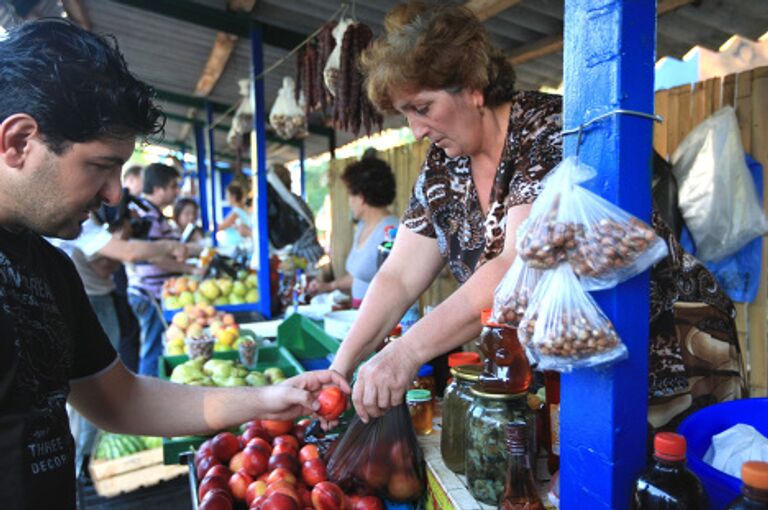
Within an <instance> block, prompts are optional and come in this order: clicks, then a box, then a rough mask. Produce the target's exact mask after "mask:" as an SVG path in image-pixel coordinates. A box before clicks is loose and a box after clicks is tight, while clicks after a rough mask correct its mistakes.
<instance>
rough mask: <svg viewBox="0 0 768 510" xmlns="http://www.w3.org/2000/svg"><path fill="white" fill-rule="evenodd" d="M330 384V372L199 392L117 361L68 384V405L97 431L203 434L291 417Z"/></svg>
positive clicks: (312, 406)
mask: <svg viewBox="0 0 768 510" xmlns="http://www.w3.org/2000/svg"><path fill="white" fill-rule="evenodd" d="M328 385H336V386H339V387H341V388H342V390H343V391H344V392H345V393H349V391H350V389H349V385H348V384H347V382H346V381H345V380H344V379H343V378H342V377H341V376H339V375H338V374H336V373H335V372H332V371H330V370H320V371H315V372H307V373H305V374H301V375H299V376H296V377H292V378H290V379H288V380H286V381H284V382H283V383H281V384H276V385H272V386H263V387H260V388H252V387H242V388H205V387H199V386H186V385H183V384H175V383H171V382H167V381H163V380H160V379H156V378H152V377H143V376H139V375H136V374H134V373H132V372H130V371H129V370H128V369H126V368H125V365H123V363H122V362H120V361H119V360H118V361H117V362H116V363H115V364H114V365H113V366H112V367H110V368H109V369H107V370H106V371H104V372H102V373H99V374H97V375H94V376H91V377H85V378H82V379H76V380H73V381H70V386H71V392H70V397H69V401H70V403H71V404H72V405H73V406H74V407H75V408H76V409H77V410H78V411H80V412H81V413H82V414H83V416H85V417H86V418H87V419H88V420H89V421H91V422H93V423H94V424H95V425H96V426H97V427H99V428H103V429H105V430H109V431H113V432H121V433H128V434H141V435H158V436H159V435H162V436H182V435H189V434H206V433H212V432H215V431H218V430H221V429H225V428H230V427H234V426H237V425H240V424H242V423H244V422H246V421H248V420H253V419H257V418H258V419H273V420H275V419H283V420H284V419H293V418H296V417H298V416H302V415H306V414H311V413H312V412H313V411H316V410H317V402H316V394H317V392H319V391H320V390H321V389H322V388H323V387H325V386H328Z"/></svg>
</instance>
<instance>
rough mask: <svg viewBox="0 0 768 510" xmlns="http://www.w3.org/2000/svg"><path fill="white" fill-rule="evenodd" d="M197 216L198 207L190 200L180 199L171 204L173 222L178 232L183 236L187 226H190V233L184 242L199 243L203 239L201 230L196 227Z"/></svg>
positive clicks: (198, 212) (186, 198)
mask: <svg viewBox="0 0 768 510" xmlns="http://www.w3.org/2000/svg"><path fill="white" fill-rule="evenodd" d="M199 214H200V206H198V205H197V202H196V201H195V200H194V199H192V198H188V197H184V198H180V199H178V200H177V201H176V203H175V204H173V221H174V223H176V228H177V229H178V231H179V232H180V233H181V234H182V235H183V234H184V232H186V230H187V226H188V225H192V227H191V228H192V233H191V234H190V235H189V236H187V238H186V239H185V242H188V243H199V242H200V241H202V240H203V239H204V237H205V236H204V235H203V229H201V228H200V227H198V226H197V219H198V217H199Z"/></svg>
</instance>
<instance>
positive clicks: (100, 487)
mask: <svg viewBox="0 0 768 510" xmlns="http://www.w3.org/2000/svg"><path fill="white" fill-rule="evenodd" d="M88 470H89V472H90V475H91V479H92V480H93V487H94V489H95V490H96V493H97V494H98V495H99V496H102V497H105V498H111V497H114V496H117V495H119V494H122V493H126V492H132V491H134V490H136V489H139V488H141V487H149V486H152V485H156V484H158V483H160V482H164V481H166V480H172V479H174V478H176V477H178V476H182V475H185V474H187V471H188V469H187V466H186V465H184V466H181V465H178V463H177V465H173V466H168V465H165V464H163V449H162V448H152V449H151V450H144V451H141V452H137V453H134V454H131V455H126V456H125V457H120V458H118V459H113V460H93V461H91V462H90V463H89V466H88Z"/></svg>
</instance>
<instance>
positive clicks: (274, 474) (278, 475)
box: [267, 467, 296, 485]
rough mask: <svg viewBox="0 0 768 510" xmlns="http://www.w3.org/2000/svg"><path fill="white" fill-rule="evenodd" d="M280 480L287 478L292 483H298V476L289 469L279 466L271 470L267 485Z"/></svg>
mask: <svg viewBox="0 0 768 510" xmlns="http://www.w3.org/2000/svg"><path fill="white" fill-rule="evenodd" d="M280 480H285V481H286V482H288V483H290V484H296V476H295V475H294V474H293V473H292V472H290V471H288V470H287V469H285V468H282V467H279V468H275V469H273V470H272V471H270V473H269V475H268V476H267V485H269V484H272V483H275V482H277V481H280Z"/></svg>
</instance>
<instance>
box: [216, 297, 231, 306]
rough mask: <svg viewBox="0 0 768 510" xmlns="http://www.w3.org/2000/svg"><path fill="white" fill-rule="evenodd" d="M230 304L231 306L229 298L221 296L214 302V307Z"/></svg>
mask: <svg viewBox="0 0 768 510" xmlns="http://www.w3.org/2000/svg"><path fill="white" fill-rule="evenodd" d="M228 304H229V298H227V296H219V297H217V298H216V299H214V300H213V306H222V305H228Z"/></svg>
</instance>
